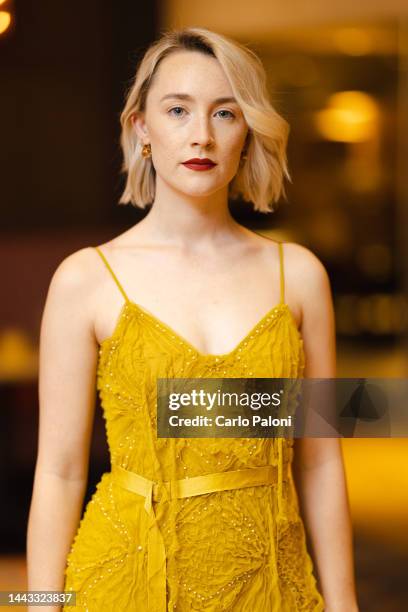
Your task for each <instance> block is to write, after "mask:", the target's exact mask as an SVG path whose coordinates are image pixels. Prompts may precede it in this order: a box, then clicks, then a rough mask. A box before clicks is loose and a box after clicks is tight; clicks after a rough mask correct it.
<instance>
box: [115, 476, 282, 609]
mask: <svg viewBox="0 0 408 612" xmlns="http://www.w3.org/2000/svg"><path fill="white" fill-rule="evenodd" d="M111 473H112V475H113V478H114V480H115V481H116V482H117V483H118V484H120V485H121V486H122V487H124V488H125V489H127V490H128V491H132V492H133V493H136V494H138V495H141V496H143V497H144V498H145V503H144V508H145V510H146V512H147V514H148V517H149V522H148V534H147V574H148V592H147V610H148V612H166V610H167V601H166V586H167V582H166V550H165V546H164V541H163V536H162V534H161V531H160V528H159V525H158V522H157V520H156V516H155V513H154V510H153V506H152V504H153V502H165V501H170V500H171V499H181V498H183V497H192V496H194V495H204V494H205V493H214V492H216V491H227V490H231V489H240V488H243V487H253V486H258V485H270V484H275V483H277V482H278V466H277V465H263V466H260V467H252V468H245V469H242V470H229V471H227V472H215V473H213V474H205V475H204V476H194V477H192V478H182V479H180V480H173V481H153V480H149V479H148V478H145V477H144V476H141V475H140V474H137V473H136V472H132V471H131V470H127V469H125V468H123V467H122V466H119V465H113V466H112V470H111ZM284 480H286V479H284Z"/></svg>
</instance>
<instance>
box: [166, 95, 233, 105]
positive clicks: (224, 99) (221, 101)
mask: <svg viewBox="0 0 408 612" xmlns="http://www.w3.org/2000/svg"><path fill="white" fill-rule="evenodd" d="M168 98H177V99H178V100H190V101H191V100H194V98H193V97H192V96H190V95H189V94H185V93H169V94H166V95H165V96H163V97H162V98H161V99H160V102H163V100H167V99H168ZM213 102H214V103H215V104H225V103H226V102H235V104H238V102H237V101H236V99H235V98H234V97H232V96H224V97H222V98H215V100H213Z"/></svg>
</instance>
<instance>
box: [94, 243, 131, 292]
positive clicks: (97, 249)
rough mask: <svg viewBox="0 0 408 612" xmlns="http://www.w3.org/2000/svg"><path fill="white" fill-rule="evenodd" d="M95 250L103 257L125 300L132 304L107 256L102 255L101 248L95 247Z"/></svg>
mask: <svg viewBox="0 0 408 612" xmlns="http://www.w3.org/2000/svg"><path fill="white" fill-rule="evenodd" d="M93 248H94V249H95V251H96V252H97V253H99V255H100V256H101V258H102V260H103V262H104V264H105V266H106V267H107V268H108V270H109V272H110V273H111V275H112V278H113V280H114V281H115V283H116V284H117V286H118V287H119V290H120V291H121V293H122V295H123V297H124V298H125V300H126V301H127V302H130V300H129V298H128V296H127V295H126V293H125V290H124V289H123V287H122V285H121V284H120V282H119V280H118V279H117V277H116V274H115V273H114V271H113V270H112V268H111V267H110V265H109V262H108V260H107V259H106V257H105V255H104V254H103V253H102V251H101V250H100V248H99V247H97V246H95V247H93Z"/></svg>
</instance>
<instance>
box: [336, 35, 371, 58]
mask: <svg viewBox="0 0 408 612" xmlns="http://www.w3.org/2000/svg"><path fill="white" fill-rule="evenodd" d="M333 43H334V46H335V47H336V48H337V49H338V50H339V51H341V52H342V53H347V54H348V55H355V56H359V55H367V54H368V53H371V52H372V51H373V48H374V44H373V43H374V41H373V40H372V38H371V36H370V33H369V31H368V30H366V29H364V30H363V29H362V28H338V29H337V30H335V32H334V33H333Z"/></svg>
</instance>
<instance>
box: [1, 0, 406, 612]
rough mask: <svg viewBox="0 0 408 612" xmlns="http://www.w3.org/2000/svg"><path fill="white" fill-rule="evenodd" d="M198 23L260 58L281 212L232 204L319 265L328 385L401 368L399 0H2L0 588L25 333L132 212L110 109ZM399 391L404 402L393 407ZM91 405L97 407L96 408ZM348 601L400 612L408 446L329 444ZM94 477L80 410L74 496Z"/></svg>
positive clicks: (402, 46) (26, 429)
mask: <svg viewBox="0 0 408 612" xmlns="http://www.w3.org/2000/svg"><path fill="white" fill-rule="evenodd" d="M192 25H195V26H201V27H208V28H210V29H214V30H216V31H219V32H220V33H222V34H226V35H229V36H231V37H233V38H235V39H236V40H238V41H240V42H243V43H245V44H247V45H249V46H250V47H251V48H252V49H253V50H255V51H256V52H258V53H259V55H260V57H261V58H262V60H263V63H264V65H265V68H266V70H267V74H268V82H269V87H270V93H271V98H272V101H273V103H274V105H275V107H276V109H277V110H278V112H280V113H281V114H282V115H283V116H284V117H285V118H286V120H287V121H288V122H289V124H290V126H291V132H290V139H289V147H288V159H289V168H290V172H291V175H292V179H293V183H292V184H287V191H288V202H285V201H282V202H281V203H280V205H279V207H278V208H277V210H276V212H274V213H273V214H269V215H265V214H261V213H254V212H253V211H251V207H250V206H248V205H245V204H244V203H242V202H236V203H231V211H232V213H233V214H234V216H235V217H236V218H237V220H239V221H240V222H241V223H243V224H244V225H246V226H247V227H250V228H253V229H254V230H256V231H258V232H262V233H264V234H266V235H270V236H271V237H275V238H278V239H283V240H287V241H294V242H298V243H301V244H303V245H305V246H306V247H308V248H310V249H311V250H312V251H313V252H314V253H316V255H317V256H318V257H319V258H320V259H321V260H322V262H323V263H324V265H325V266H326V269H327V271H328V273H329V276H330V279H331V283H332V290H333V297H334V303H335V311H336V325H337V351H338V372H337V375H338V376H339V377H356V376H358V377H393V378H406V377H407V375H408V351H407V348H408V342H407V340H408V308H407V296H408V291H407V288H408V181H407V180H406V178H407V174H408V163H407V162H408V118H407V111H408V4H407V2H406V1H402V0H400V1H397V0H371V1H370V0H360V1H359V2H358V3H357V2H355V1H352V0H341V2H340V0H332V1H331V2H323V1H322V0H314V1H313V0H311V1H309V2H305V1H304V0H291V2H290V3H282V2H276V1H275V0H251V2H248V1H247V0H224V1H223V2H222V3H219V2H217V1H215V0H208V1H207V2H205V3H201V2H191V1H189V2H187V1H186V0H167V1H162V2H159V1H158V0H152V1H149V2H144V3H140V2H138V3H136V2H134V1H131V0H122V1H121V2H113V1H111V2H105V3H103V7H102V4H101V3H100V2H97V0H87V2H81V3H74V2H69V1H65V2H62V1H58V2H45V1H44V0H43V1H41V0H39V1H36V2H35V1H34V0H20V1H17V0H0V71H1V95H0V120H1V147H0V155H1V160H0V173H1V181H0V203H1V204H0V206H1V224H0V265H1V289H2V299H1V300H0V409H1V419H2V420H1V427H0V459H1V460H0V484H1V490H2V492H3V496H2V498H3V503H2V505H1V507H0V512H1V515H0V547H1V548H0V590H17V589H25V588H26V585H25V579H26V575H25V538H26V523H27V518H28V510H29V504H30V498H31V487H32V479H33V472H34V466H35V459H36V450H37V433H38V431H37V428H38V391H37V374H38V340H39V330H40V322H41V316H42V310H43V307H44V303H45V298H46V293H47V289H48V285H49V282H50V279H51V276H52V274H53V272H54V270H55V269H56V267H57V266H58V264H59V263H60V262H61V260H62V259H64V258H65V257H66V256H67V255H69V254H70V253H72V252H73V251H75V250H77V249H79V248H82V247H85V246H90V245H95V244H99V243H102V242H104V241H106V240H108V239H110V238H112V237H113V236H115V235H117V234H119V233H121V232H122V231H124V230H125V229H127V228H128V227H130V226H131V225H133V224H135V223H137V222H138V221H139V220H140V219H142V218H143V216H144V215H145V214H146V212H148V209H147V211H146V212H143V211H140V210H138V209H136V208H134V207H131V206H118V205H117V202H118V199H119V196H120V194H121V192H122V188H123V177H122V176H121V175H120V165H121V153H120V147H119V114H120V112H121V109H122V107H123V103H124V94H125V90H126V88H127V87H128V85H129V84H130V79H131V78H132V76H133V75H134V71H135V66H136V63H137V61H138V59H139V58H140V56H141V55H142V54H143V53H144V51H145V49H146V48H147V46H148V45H149V44H150V43H151V42H152V41H153V40H154V39H155V38H156V37H157V36H158V35H159V34H160V32H161V31H162V30H163V29H167V28H169V27H182V26H192ZM407 399H408V398H407ZM95 401H96V402H98V401H99V400H98V398H97V397H95ZM342 445H343V451H344V458H345V462H346V470H347V479H348V484H349V493H350V504H351V510H352V519H353V525H354V533H355V558H356V575H357V587H358V595H359V602H360V609H361V610H362V611H363V610H367V611H370V612H371V611H372V612H377V611H380V610H381V612H382V611H387V612H394V611H397V610H398V611H400V610H406V609H408V607H407V604H408V585H407V580H406V578H407V570H408V441H407V439H406V438H393V439H344V440H342ZM107 470H109V455H108V449H107V446H106V441H105V433H104V422H103V419H102V415H101V411H100V410H97V412H96V420H95V428H94V435H93V443H92V451H91V461H90V473H89V486H88V491H87V496H86V499H85V503H87V501H88V500H89V498H90V496H91V494H92V492H93V490H94V487H95V484H96V482H97V481H98V480H99V478H100V475H101V474H102V473H103V472H104V471H107Z"/></svg>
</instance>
